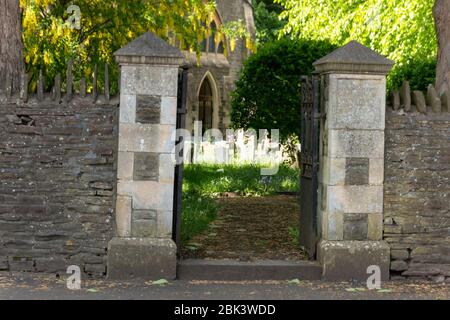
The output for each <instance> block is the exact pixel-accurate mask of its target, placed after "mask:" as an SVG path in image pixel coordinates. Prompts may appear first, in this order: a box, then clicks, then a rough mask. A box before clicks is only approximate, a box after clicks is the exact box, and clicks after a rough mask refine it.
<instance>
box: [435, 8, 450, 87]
mask: <svg viewBox="0 0 450 320" xmlns="http://www.w3.org/2000/svg"><path fill="white" fill-rule="evenodd" d="M433 16H434V21H435V26H436V34H437V40H438V63H437V67H436V90H437V91H438V92H440V93H442V92H443V91H444V90H449V89H450V0H436V2H435V4H434V7H433Z"/></svg>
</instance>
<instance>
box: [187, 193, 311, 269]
mask: <svg viewBox="0 0 450 320" xmlns="http://www.w3.org/2000/svg"><path fill="white" fill-rule="evenodd" d="M218 202H219V203H220V204H221V206H222V209H221V210H220V212H219V214H218V218H217V220H216V221H214V222H213V223H212V224H211V225H210V227H209V229H208V230H206V231H205V232H203V233H202V234H200V235H198V236H196V237H194V239H192V240H191V241H190V242H189V244H188V245H187V246H186V247H185V248H184V250H183V257H184V258H197V259H237V260H242V261H253V260H302V259H305V256H304V254H303V253H302V251H301V250H300V249H299V246H298V244H297V243H296V240H295V235H294V234H295V232H294V230H297V229H298V223H299V210H300V205H299V201H298V198H297V197H296V196H288V195H279V196H267V197H226V198H220V199H218Z"/></svg>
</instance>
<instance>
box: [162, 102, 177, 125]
mask: <svg viewBox="0 0 450 320" xmlns="http://www.w3.org/2000/svg"><path fill="white" fill-rule="evenodd" d="M161 124H169V125H176V124H177V98H176V97H162V98H161Z"/></svg>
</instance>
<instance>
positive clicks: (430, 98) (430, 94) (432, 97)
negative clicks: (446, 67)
mask: <svg viewBox="0 0 450 320" xmlns="http://www.w3.org/2000/svg"><path fill="white" fill-rule="evenodd" d="M427 103H428V105H429V106H431V109H432V110H433V111H434V112H437V113H439V112H441V109H442V105H441V99H440V98H439V96H438V94H437V92H436V89H435V88H434V87H433V85H432V84H430V85H429V86H428V91H427Z"/></svg>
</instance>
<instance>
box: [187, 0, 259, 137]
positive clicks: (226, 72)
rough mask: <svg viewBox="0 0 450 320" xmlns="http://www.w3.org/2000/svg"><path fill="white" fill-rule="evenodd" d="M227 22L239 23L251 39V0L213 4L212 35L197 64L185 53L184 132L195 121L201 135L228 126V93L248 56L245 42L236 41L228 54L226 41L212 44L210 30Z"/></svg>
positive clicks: (252, 31) (241, 40) (222, 0)
mask: <svg viewBox="0 0 450 320" xmlns="http://www.w3.org/2000/svg"><path fill="white" fill-rule="evenodd" d="M231 21H241V22H242V23H243V24H244V25H245V26H246V28H247V31H248V32H249V34H250V35H251V36H252V37H253V36H254V34H255V24H254V20H253V7H252V4H251V0H216V14H215V17H214V21H213V22H212V23H211V30H212V32H211V34H210V36H209V37H208V39H205V40H204V41H203V45H202V54H201V58H200V61H199V59H198V57H197V56H196V54H195V53H191V52H185V56H186V60H187V63H188V65H189V78H188V79H189V80H188V101H187V109H188V112H187V116H186V129H188V130H190V131H191V132H193V129H194V122H195V121H201V122H202V127H203V132H204V131H206V130H208V129H212V128H214V129H220V130H224V129H226V128H228V127H229V126H230V122H231V121H230V93H231V92H232V91H233V89H234V83H235V82H236V80H237V79H238V77H239V72H240V70H241V68H242V64H243V62H244V60H245V59H246V58H247V57H248V56H249V54H250V51H249V50H248V49H247V47H246V44H245V39H239V40H237V41H236V45H235V48H234V50H231V48H230V43H229V41H228V40H226V41H222V42H220V43H216V42H215V41H214V37H215V35H214V30H218V29H220V27H221V26H222V24H224V23H227V22H231ZM225 52H226V55H225V54H224V53H225Z"/></svg>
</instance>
